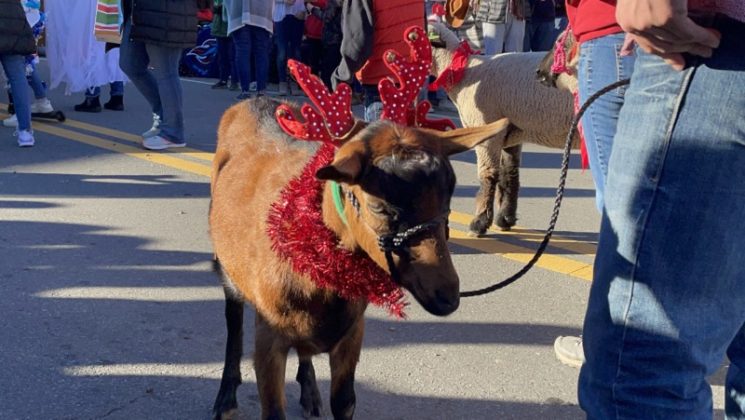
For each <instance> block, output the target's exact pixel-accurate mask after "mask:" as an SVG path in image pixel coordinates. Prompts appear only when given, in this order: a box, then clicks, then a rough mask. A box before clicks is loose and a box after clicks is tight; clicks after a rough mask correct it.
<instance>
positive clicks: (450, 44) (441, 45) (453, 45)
mask: <svg viewBox="0 0 745 420" xmlns="http://www.w3.org/2000/svg"><path fill="white" fill-rule="evenodd" d="M427 35H428V37H429V43H430V45H431V46H432V68H431V72H430V74H432V75H433V76H438V75H439V74H440V72H442V71H443V70H444V69H445V68H446V67H447V66H448V65H449V64H450V60H452V57H453V53H454V52H455V50H457V49H458V47H459V46H460V44H461V41H460V39H459V38H458V35H456V34H455V32H453V31H451V30H450V29H448V27H447V26H445V24H443V23H440V22H434V23H430V24H429V27H428V34H427Z"/></svg>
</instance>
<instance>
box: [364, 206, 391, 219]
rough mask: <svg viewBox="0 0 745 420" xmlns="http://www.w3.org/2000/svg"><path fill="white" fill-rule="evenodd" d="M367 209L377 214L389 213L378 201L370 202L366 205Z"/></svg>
mask: <svg viewBox="0 0 745 420" xmlns="http://www.w3.org/2000/svg"><path fill="white" fill-rule="evenodd" d="M367 209H368V210H370V211H371V212H372V213H374V214H377V215H379V216H385V215H387V214H389V213H388V209H386V207H385V206H384V205H382V204H380V203H370V204H368V205H367Z"/></svg>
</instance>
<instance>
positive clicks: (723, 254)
mask: <svg viewBox="0 0 745 420" xmlns="http://www.w3.org/2000/svg"><path fill="white" fill-rule="evenodd" d="M704 4H706V5H708V6H710V7H711V6H712V5H714V7H718V9H713V10H712V9H708V10H704V11H705V12H707V14H708V16H706V17H701V16H699V17H694V18H693V19H691V18H689V16H688V9H687V2H686V1H684V0H619V2H618V5H617V18H618V22H619V24H620V25H621V26H622V27H623V28H624V29H625V30H626V31H627V32H629V33H631V34H632V35H633V38H634V40H635V41H636V42H637V43H638V45H639V47H640V49H641V51H639V52H638V56H637V59H636V63H635V67H634V71H633V75H632V79H631V85H630V87H629V89H628V91H627V92H626V97H625V102H624V105H623V107H622V109H621V113H620V116H619V121H618V131H617V134H616V136H615V139H614V145H613V153H612V155H611V158H610V163H609V168H608V182H607V184H606V190H605V199H604V203H605V209H604V210H605V211H604V216H603V222H602V227H601V231H600V240H599V244H598V251H597V256H596V259H595V267H594V279H593V283H592V287H591V292H590V299H589V302H588V308H587V314H586V317H585V325H584V345H585V353H586V358H587V361H586V363H585V364H584V366H583V367H582V369H581V371H580V378H579V402H580V405H581V406H582V408H583V409H584V410H585V411H586V413H587V417H588V418H590V419H603V420H606V419H610V420H612V419H620V418H624V419H631V418H648V419H651V418H655V419H682V418H684V419H711V418H712V416H713V414H712V396H711V388H710V386H709V384H708V383H707V380H706V378H707V376H709V375H711V374H712V373H714V372H715V371H716V370H717V369H719V367H720V366H721V364H722V362H723V360H724V358H725V355H726V356H728V358H729V362H730V366H729V369H728V372H727V377H726V381H725V412H726V418H727V419H742V418H745V287H744V286H745V264H743V249H745V218H743V214H745V187H744V186H745V182H743V180H745V43H743V39H745V9H743V8H742V5H741V3H739V4H738V3H737V2H729V3H728V2H714V3H712V2H705V3H704ZM714 12H716V13H718V14H714ZM691 16H692V17H693V16H694V15H691ZM706 28H712V29H713V30H715V31H716V32H713V31H709V30H707V29H706ZM684 54H685V55H684Z"/></svg>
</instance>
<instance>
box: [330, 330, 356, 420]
mask: <svg viewBox="0 0 745 420" xmlns="http://www.w3.org/2000/svg"><path fill="white" fill-rule="evenodd" d="M364 334H365V320H364V318H362V317H360V318H359V319H358V320H357V322H356V323H355V324H354V325H353V326H352V327H351V328H350V329H349V331H348V332H347V335H345V336H344V338H342V339H341V340H340V341H339V343H337V344H336V346H334V348H333V350H331V353H330V354H329V360H330V364H331V412H332V413H333V415H334V420H351V418H352V417H353V416H354V408H355V404H356V402H357V398H356V396H355V394H354V372H355V369H356V368H357V362H358V361H359V360H360V351H361V350H362V337H363V336H364Z"/></svg>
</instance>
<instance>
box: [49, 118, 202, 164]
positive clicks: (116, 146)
mask: <svg viewBox="0 0 745 420" xmlns="http://www.w3.org/2000/svg"><path fill="white" fill-rule="evenodd" d="M34 130H36V131H41V132H43V133H49V134H53V135H55V136H58V137H63V138H66V139H69V140H73V141H77V142H79V143H84V144H87V145H90V146H95V147H99V148H102V149H106V150H111V151H113V152H117V153H122V154H124V155H127V156H130V157H134V158H137V159H142V160H146V161H148V162H152V163H157V164H159V165H164V166H168V167H171V168H175V169H180V170H182V171H186V172H190V173H193V174H197V175H202V176H206V177H209V176H210V172H211V167H210V166H209V165H203V164H199V163H195V162H190V161H188V160H184V159H180V158H177V157H174V156H173V155H171V154H163V153H157V152H155V153H153V152H149V151H146V150H143V149H141V148H138V147H132V146H128V145H126V144H121V143H117V142H114V141H110V140H106V139H103V138H101V137H96V136H90V135H88V134H83V133H80V132H77V131H72V130H67V129H64V128H61V127H58V126H54V125H52V124H47V123H35V124H34Z"/></svg>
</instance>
